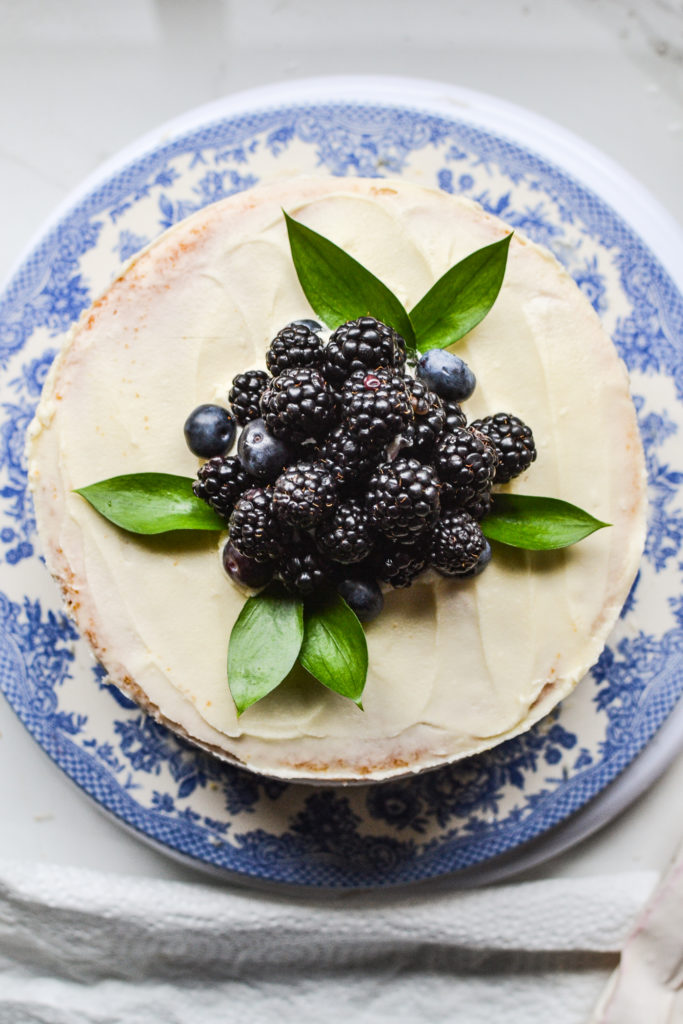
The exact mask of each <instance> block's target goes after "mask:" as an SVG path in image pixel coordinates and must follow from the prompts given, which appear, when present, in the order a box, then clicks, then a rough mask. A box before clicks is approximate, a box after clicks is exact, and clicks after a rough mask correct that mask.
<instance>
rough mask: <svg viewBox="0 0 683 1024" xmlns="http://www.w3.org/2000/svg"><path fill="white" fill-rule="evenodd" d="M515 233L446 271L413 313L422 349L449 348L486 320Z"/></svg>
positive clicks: (501, 281)
mask: <svg viewBox="0 0 683 1024" xmlns="http://www.w3.org/2000/svg"><path fill="white" fill-rule="evenodd" d="M511 238H512V234H509V235H506V236H505V238H501V239H500V241H499V242H493V244H492V245H486V246H484V248H483V249H477V250H476V252H473V253H471V254H470V255H469V256H466V257H465V259H464V260H461V261H460V263H456V265H455V266H454V267H451V269H450V270H447V271H446V273H445V274H444V275H443V277H440V278H439V280H438V281H437V282H436V284H435V285H433V286H432V287H431V288H430V289H429V291H428V292H427V294H426V295H424V296H423V297H422V298H421V299H420V301H419V302H418V304H417V306H415V308H414V309H413V310H411V312H410V319H411V320H412V323H413V328H414V330H415V335H416V336H417V339H418V342H417V347H418V349H419V351H420V352H426V351H427V349H430V348H446V347H447V346H448V345H452V344H453V343H454V342H456V341H458V339H459V338H462V337H463V335H465V334H467V333H468V332H469V331H471V330H472V328H473V327H476V326H477V324H478V323H479V322H480V320H483V319H484V317H485V316H486V314H487V313H488V311H489V310H490V309H491V306H492V305H493V303H494V302H495V301H496V298H497V297H498V292H499V291H500V288H501V285H502V283H503V277H504V275H505V266H506V263H507V255H508V248H509V245H510V239H511Z"/></svg>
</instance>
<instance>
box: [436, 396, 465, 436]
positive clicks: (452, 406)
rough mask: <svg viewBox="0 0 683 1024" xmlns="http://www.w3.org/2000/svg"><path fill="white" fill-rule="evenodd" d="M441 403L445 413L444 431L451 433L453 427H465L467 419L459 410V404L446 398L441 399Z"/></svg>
mask: <svg viewBox="0 0 683 1024" xmlns="http://www.w3.org/2000/svg"><path fill="white" fill-rule="evenodd" d="M441 402H442V404H443V407H444V411H445V413H446V426H445V427H444V430H447V431H449V432H452V431H453V427H465V426H467V417H466V416H465V413H464V412H463V411H462V409H461V408H460V404H459V403H458V402H452V401H450V400H449V399H447V398H446V399H444V398H442V399H441Z"/></svg>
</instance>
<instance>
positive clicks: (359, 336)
mask: <svg viewBox="0 0 683 1024" xmlns="http://www.w3.org/2000/svg"><path fill="white" fill-rule="evenodd" d="M405 361H406V343H405V341H404V340H403V338H402V337H401V336H400V334H397V333H396V331H395V330H393V328H391V327H387V325H386V324H383V323H382V322H381V321H379V320H375V318H374V317H371V316H362V317H359V318H358V320H349V321H348V322H347V323H345V324H342V325H341V326H340V327H338V328H337V329H336V331H335V332H334V333H333V334H332V336H331V337H330V340H329V341H328V343H327V345H326V347H325V361H324V364H323V373H324V374H325V377H326V379H327V380H328V381H329V382H330V383H331V384H336V385H339V384H343V383H344V381H345V380H347V379H348V378H349V377H350V376H351V374H352V373H355V372H356V371H357V370H377V369H379V367H384V368H386V369H389V370H395V371H400V370H402V369H403V366H404V365H405Z"/></svg>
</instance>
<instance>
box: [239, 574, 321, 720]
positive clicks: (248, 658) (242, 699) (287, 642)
mask: <svg viewBox="0 0 683 1024" xmlns="http://www.w3.org/2000/svg"><path fill="white" fill-rule="evenodd" d="M303 635H304V618H303V603H302V601H301V600H300V599H299V598H296V597H291V596H290V595H289V594H287V593H286V592H285V591H284V590H283V589H282V588H281V587H277V586H272V587H269V588H268V589H267V590H265V591H262V592H261V593H260V594H257V595H256V596H255V597H250V598H248V599H247V600H246V601H245V603H244V607H243V608H242V611H241V612H240V614H239V615H238V617H237V620H236V621H235V625H234V626H233V627H232V631H231V633H230V641H229V644H228V685H229V687H230V693H231V694H232V698H233V700H234V702H235V707H236V708H237V714H238V715H241V714H242V713H243V712H244V711H246V710H247V708H249V707H251V705H252V704H255V703H256V702H257V701H259V700H261V699H262V698H263V697H266V696H267V695H268V694H269V693H271V692H272V691H273V690H274V689H275V688H276V687H277V686H279V685H280V683H281V682H282V680H283V679H284V678H285V676H287V675H289V673H290V672H291V670H292V668H293V667H294V664H295V662H296V659H297V656H298V654H299V650H300V648H301V641H302V639H303Z"/></svg>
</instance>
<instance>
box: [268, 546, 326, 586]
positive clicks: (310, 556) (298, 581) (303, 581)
mask: <svg viewBox="0 0 683 1024" xmlns="http://www.w3.org/2000/svg"><path fill="white" fill-rule="evenodd" d="M276 574H277V577H278V579H279V580H280V581H281V582H282V584H283V585H284V587H285V589H286V590H288V591H289V592H290V594H298V595H299V596H301V597H306V595H307V594H312V593H314V591H316V590H320V589H321V588H322V587H325V586H330V585H333V584H334V582H335V578H336V573H335V570H334V567H333V566H332V565H331V563H330V562H329V561H328V560H327V558H325V556H324V555H323V554H321V552H320V551H317V550H316V549H315V548H314V547H313V545H312V544H311V543H310V542H308V541H303V542H301V543H299V544H297V545H295V546H293V547H291V548H290V549H289V550H288V551H286V552H285V554H284V555H283V556H282V558H281V559H280V561H279V562H278V566H277V573H276Z"/></svg>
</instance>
